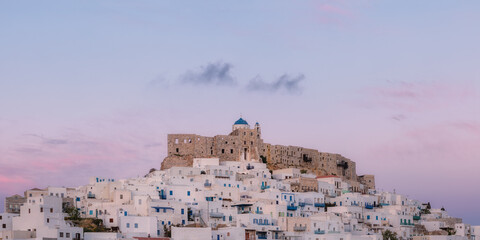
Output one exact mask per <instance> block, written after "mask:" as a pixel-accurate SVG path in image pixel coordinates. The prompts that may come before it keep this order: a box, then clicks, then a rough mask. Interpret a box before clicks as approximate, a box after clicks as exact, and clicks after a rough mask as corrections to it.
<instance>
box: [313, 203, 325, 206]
mask: <svg viewBox="0 0 480 240" xmlns="http://www.w3.org/2000/svg"><path fill="white" fill-rule="evenodd" d="M314 206H315V207H325V203H315V204H314Z"/></svg>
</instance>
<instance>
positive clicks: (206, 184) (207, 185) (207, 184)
mask: <svg viewBox="0 0 480 240" xmlns="http://www.w3.org/2000/svg"><path fill="white" fill-rule="evenodd" d="M203 186H205V187H211V186H212V184H211V183H208V182H206V183H205V184H203Z"/></svg>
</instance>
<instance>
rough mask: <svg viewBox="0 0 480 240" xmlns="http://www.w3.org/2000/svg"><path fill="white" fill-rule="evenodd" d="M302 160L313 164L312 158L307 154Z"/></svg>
mask: <svg viewBox="0 0 480 240" xmlns="http://www.w3.org/2000/svg"><path fill="white" fill-rule="evenodd" d="M302 159H303V161H304V162H312V157H309V156H308V155H307V154H303V156H302Z"/></svg>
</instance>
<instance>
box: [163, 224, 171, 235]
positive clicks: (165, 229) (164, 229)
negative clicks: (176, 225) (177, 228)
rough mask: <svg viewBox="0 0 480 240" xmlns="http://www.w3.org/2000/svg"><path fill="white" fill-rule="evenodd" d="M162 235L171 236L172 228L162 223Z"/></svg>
mask: <svg viewBox="0 0 480 240" xmlns="http://www.w3.org/2000/svg"><path fill="white" fill-rule="evenodd" d="M163 232H164V234H163V236H164V237H172V230H170V228H168V227H167V225H163Z"/></svg>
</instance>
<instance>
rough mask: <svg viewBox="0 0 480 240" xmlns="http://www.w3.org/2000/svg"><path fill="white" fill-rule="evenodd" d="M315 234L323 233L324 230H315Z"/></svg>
mask: <svg viewBox="0 0 480 240" xmlns="http://www.w3.org/2000/svg"><path fill="white" fill-rule="evenodd" d="M315 234H325V230H315Z"/></svg>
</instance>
